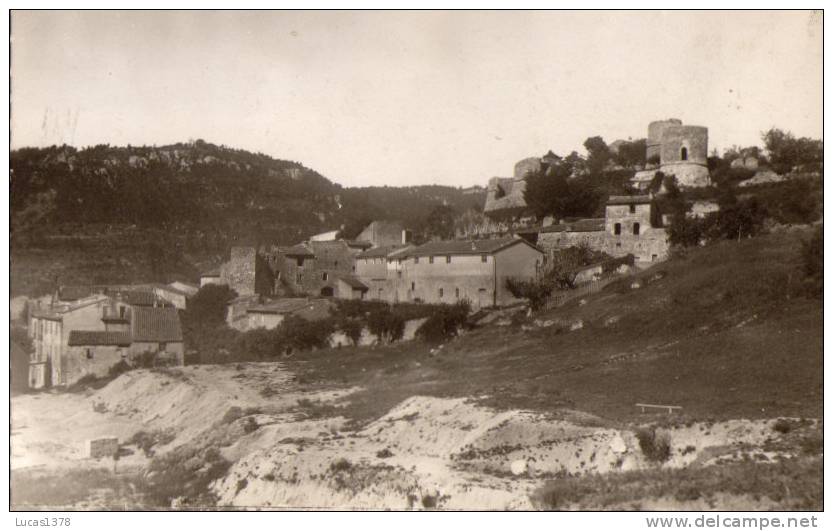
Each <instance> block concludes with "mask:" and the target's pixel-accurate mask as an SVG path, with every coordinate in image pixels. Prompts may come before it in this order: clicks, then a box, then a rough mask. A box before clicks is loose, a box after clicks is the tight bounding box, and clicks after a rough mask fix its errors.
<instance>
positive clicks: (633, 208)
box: [631, 205, 636, 214]
mask: <svg viewBox="0 0 833 531" xmlns="http://www.w3.org/2000/svg"><path fill="white" fill-rule="evenodd" d="M631 214H636V205H631Z"/></svg>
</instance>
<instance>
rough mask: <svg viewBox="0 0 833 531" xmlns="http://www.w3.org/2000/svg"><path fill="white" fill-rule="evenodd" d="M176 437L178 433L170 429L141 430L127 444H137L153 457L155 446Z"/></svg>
mask: <svg viewBox="0 0 833 531" xmlns="http://www.w3.org/2000/svg"><path fill="white" fill-rule="evenodd" d="M175 438H176V435H175V434H174V432H173V431H170V430H154V431H144V430H140V431H137V432H136V433H134V434H133V436H132V437H131V438H130V439H128V440H127V441H126V444H135V445H136V447H137V448H138V449H139V450H141V451H142V453H144V454H145V456H146V457H153V454H154V450H153V447H154V446H157V445H165V444H168V443H169V442H171V441H173V440H174V439H175Z"/></svg>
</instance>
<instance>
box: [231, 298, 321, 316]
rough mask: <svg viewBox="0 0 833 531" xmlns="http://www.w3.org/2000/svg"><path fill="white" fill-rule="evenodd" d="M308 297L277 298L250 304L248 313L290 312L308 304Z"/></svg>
mask: <svg viewBox="0 0 833 531" xmlns="http://www.w3.org/2000/svg"><path fill="white" fill-rule="evenodd" d="M309 303H310V301H309V300H308V299H279V300H276V301H272V302H268V303H265V304H258V305H256V306H251V307H249V308H248V309H246V311H247V312H248V313H292V312H294V311H297V310H300V309H302V308H305V307H306V306H308V305H309Z"/></svg>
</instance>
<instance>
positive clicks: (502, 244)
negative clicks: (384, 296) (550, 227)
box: [407, 238, 540, 256]
mask: <svg viewBox="0 0 833 531" xmlns="http://www.w3.org/2000/svg"><path fill="white" fill-rule="evenodd" d="M519 243H522V244H526V245H529V246H530V247H532V248H534V249H535V250H536V251H539V252H540V249H538V248H537V247H535V246H534V245H532V244H531V243H529V242H527V241H526V240H524V239H521V238H496V239H492V240H448V241H439V242H429V243H426V244H424V245H420V246H419V247H417V248H415V249H411V250H410V251H409V252H408V253H407V256H432V255H434V256H435V255H444V254H454V255H460V254H493V253H496V252H498V251H500V250H502V249H505V248H506V247H510V246H512V245H516V244H519Z"/></svg>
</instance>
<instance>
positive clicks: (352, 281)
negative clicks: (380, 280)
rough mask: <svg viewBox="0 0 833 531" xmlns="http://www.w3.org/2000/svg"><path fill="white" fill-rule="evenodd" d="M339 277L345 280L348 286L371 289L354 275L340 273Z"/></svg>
mask: <svg viewBox="0 0 833 531" xmlns="http://www.w3.org/2000/svg"><path fill="white" fill-rule="evenodd" d="M338 278H339V279H340V280H342V281H343V282H345V283H346V284H347V285H348V286H350V287H351V288H353V289H360V290H362V291H366V290H368V289H370V288H368V287H367V286H366V285H365V284H364V283H363V282H362V281H361V280H359V279H358V278H356V277H354V276H353V275H344V274H342V275H339V276H338Z"/></svg>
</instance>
